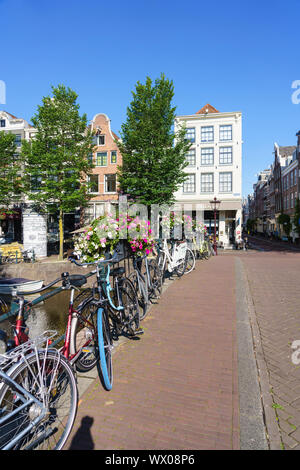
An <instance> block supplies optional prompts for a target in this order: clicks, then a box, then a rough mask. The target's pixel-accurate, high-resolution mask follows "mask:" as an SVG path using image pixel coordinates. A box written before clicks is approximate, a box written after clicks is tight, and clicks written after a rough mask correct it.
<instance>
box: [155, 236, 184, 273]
mask: <svg viewBox="0 0 300 470" xmlns="http://www.w3.org/2000/svg"><path fill="white" fill-rule="evenodd" d="M176 249H177V245H176V243H175V242H174V243H173V246H172V253H170V250H169V247H168V242H167V239H166V238H165V239H164V245H163V248H160V251H161V252H162V253H163V255H164V258H163V264H162V267H161V269H162V271H164V269H165V265H166V261H167V260H168V271H169V272H172V271H174V269H175V268H177V266H179V265H180V264H181V262H182V257H180V255H181V251H179V252H178V254H177V253H176ZM183 250H185V252H186V245H185V247H183ZM184 256H185V255H184Z"/></svg>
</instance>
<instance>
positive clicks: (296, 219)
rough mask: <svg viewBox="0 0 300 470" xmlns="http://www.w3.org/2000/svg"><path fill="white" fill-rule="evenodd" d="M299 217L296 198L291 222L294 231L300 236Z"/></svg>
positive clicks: (299, 209)
mask: <svg viewBox="0 0 300 470" xmlns="http://www.w3.org/2000/svg"><path fill="white" fill-rule="evenodd" d="M299 219H300V203H299V199H298V198H296V203H295V212H294V218H293V224H294V226H295V232H296V233H297V234H298V235H299V236H300V224H299Z"/></svg>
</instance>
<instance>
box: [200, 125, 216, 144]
mask: <svg viewBox="0 0 300 470" xmlns="http://www.w3.org/2000/svg"><path fill="white" fill-rule="evenodd" d="M208 129H211V130H208ZM207 135H208V136H210V135H212V138H211V139H210V138H207V137H206V136H207ZM205 137H206V138H205ZM214 138H215V132H214V126H201V142H203V143H205V142H214Z"/></svg>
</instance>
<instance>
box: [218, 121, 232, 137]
mask: <svg viewBox="0 0 300 470" xmlns="http://www.w3.org/2000/svg"><path fill="white" fill-rule="evenodd" d="M220 140H221V141H225V140H232V125H231V124H230V125H228V126H220Z"/></svg>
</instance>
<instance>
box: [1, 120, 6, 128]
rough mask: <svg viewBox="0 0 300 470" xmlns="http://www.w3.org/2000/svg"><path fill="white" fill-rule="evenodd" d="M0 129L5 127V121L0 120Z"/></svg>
mask: <svg viewBox="0 0 300 470" xmlns="http://www.w3.org/2000/svg"><path fill="white" fill-rule="evenodd" d="M0 127H5V119H0Z"/></svg>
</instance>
